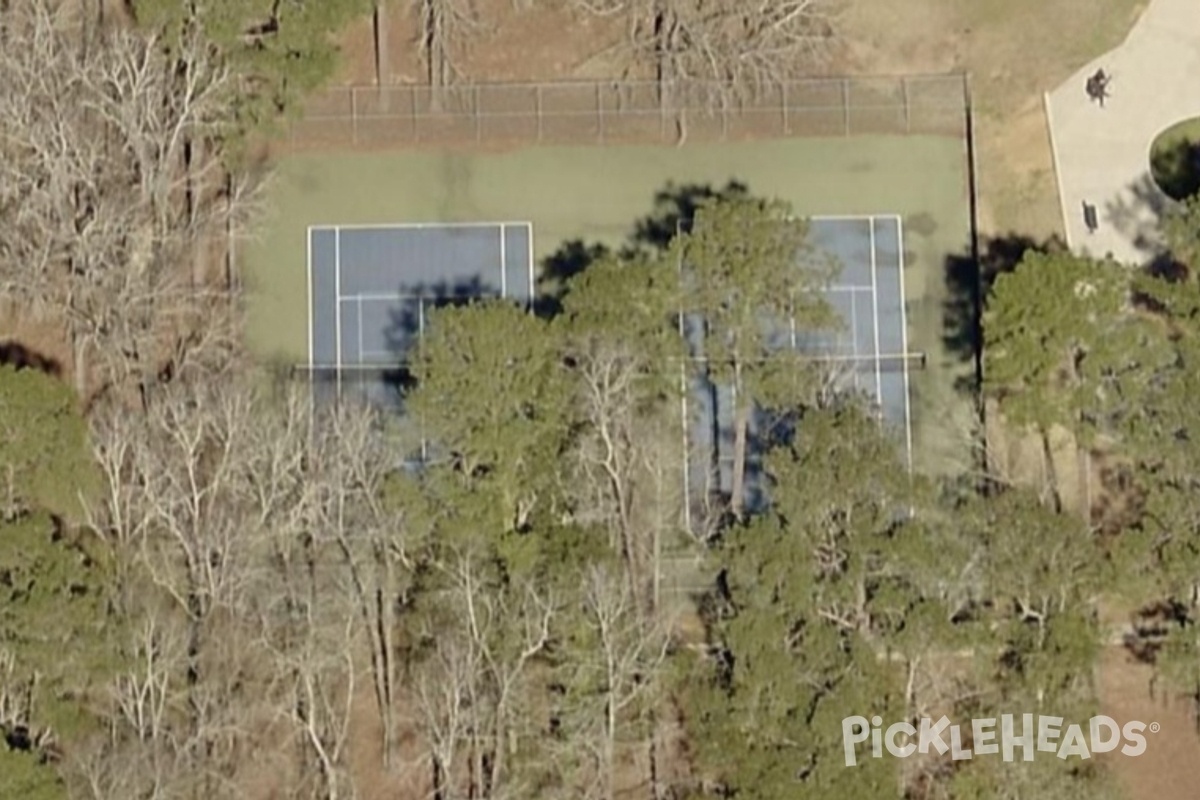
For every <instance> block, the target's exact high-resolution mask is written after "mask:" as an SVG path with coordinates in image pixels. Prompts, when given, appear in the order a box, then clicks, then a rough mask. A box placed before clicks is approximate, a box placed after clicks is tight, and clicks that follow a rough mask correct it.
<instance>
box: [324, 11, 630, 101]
mask: <svg viewBox="0 0 1200 800" xmlns="http://www.w3.org/2000/svg"><path fill="white" fill-rule="evenodd" d="M413 5H414V4H404V5H401V4H395V8H394V9H393V10H392V11H391V12H390V13H389V14H388V16H387V23H386V35H387V36H388V45H389V47H388V52H389V61H390V68H388V69H385V70H384V71H385V74H386V77H385V78H384V83H419V82H424V80H425V70H424V67H423V66H422V63H421V58H420V47H419V44H418V42H419V38H418V18H417V16H416V14H415V13H414V8H413ZM473 5H474V8H475V13H476V25H475V27H474V29H473V30H471V31H469V32H468V34H467V36H466V37H464V39H463V45H462V46H461V47H459V48H458V51H459V52H458V53H457V54H456V55H455V58H454V65H455V67H456V68H457V71H458V72H459V74H460V76H461V77H462V79H463V80H467V81H469V80H480V81H489V82H490V81H548V80H566V79H570V78H576V79H578V78H593V79H596V78H611V77H615V76H617V75H618V74H619V71H620V70H619V67H618V66H617V65H616V63H615V56H616V53H615V48H616V45H618V44H619V43H620V41H621V37H622V35H623V33H624V30H623V28H622V26H621V24H620V20H619V19H617V18H616V17H605V18H598V17H594V16H590V15H583V14H575V13H572V12H570V11H568V10H565V9H563V8H562V7H555V6H544V5H530V4H514V3H513V2H512V0H477V2H476V3H474V4H473ZM374 36H375V31H374V23H373V20H371V19H370V18H364V19H362V20H360V21H359V22H358V23H355V24H354V25H352V26H350V28H348V29H347V30H346V31H345V32H344V33H343V34H342V36H341V38H340V42H341V45H342V65H341V70H340V73H339V76H338V80H337V83H341V84H373V83H375V81H376V75H375V73H376V70H375V51H374Z"/></svg>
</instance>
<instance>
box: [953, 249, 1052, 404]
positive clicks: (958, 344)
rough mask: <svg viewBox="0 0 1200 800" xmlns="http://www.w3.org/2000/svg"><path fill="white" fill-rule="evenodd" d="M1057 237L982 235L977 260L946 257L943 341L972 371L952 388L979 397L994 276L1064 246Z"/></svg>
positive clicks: (967, 257) (970, 257) (965, 257)
mask: <svg viewBox="0 0 1200 800" xmlns="http://www.w3.org/2000/svg"><path fill="white" fill-rule="evenodd" d="M1065 247H1066V245H1065V244H1064V243H1063V242H1062V240H1061V239H1059V238H1058V237H1052V238H1050V239H1048V240H1044V241H1037V240H1036V239H1034V238H1032V237H1030V236H1026V235H1024V234H1018V233H1008V234H1005V235H1003V236H994V237H989V238H985V239H984V240H983V241H982V242H981V243H980V247H979V262H978V263H976V261H975V259H974V258H973V257H972V256H971V255H969V254H966V255H952V256H950V257H949V258H947V259H946V288H947V292H946V302H945V307H944V308H943V310H942V331H943V333H942V341H943V343H944V345H945V347H946V350H947V351H948V352H949V353H950V354H951V355H952V356H954V357H956V358H957V359H958V360H959V361H960V362H968V361H969V362H971V364H972V366H973V367H974V369H973V371H972V374H971V375H970V376H968V377H964V378H961V379H959V381H957V383H956V386H955V389H956V390H958V391H960V392H963V393H966V394H970V395H972V396H978V393H979V390H980V388H981V386H982V382H983V310H984V308H985V307H986V306H987V299H988V296H989V295H990V294H991V291H992V286H993V285H994V284H995V282H996V279H997V278H998V277H1000V276H1001V275H1003V274H1004V273H1006V272H1012V271H1013V270H1014V269H1015V268H1016V266H1017V264H1019V263H1021V260H1022V259H1023V258H1024V257H1025V255H1026V254H1027V253H1030V252H1042V253H1051V252H1058V251H1061V250H1063V249H1065Z"/></svg>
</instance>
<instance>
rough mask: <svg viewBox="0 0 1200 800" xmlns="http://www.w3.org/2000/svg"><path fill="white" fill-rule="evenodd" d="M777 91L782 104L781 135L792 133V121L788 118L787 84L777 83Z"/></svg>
mask: <svg viewBox="0 0 1200 800" xmlns="http://www.w3.org/2000/svg"><path fill="white" fill-rule="evenodd" d="M779 93H780V95H781V101H782V102H781V105H782V106H783V135H784V136H791V135H792V122H791V120H790V119H788V85H787V84H786V83H781V84H780V85H779Z"/></svg>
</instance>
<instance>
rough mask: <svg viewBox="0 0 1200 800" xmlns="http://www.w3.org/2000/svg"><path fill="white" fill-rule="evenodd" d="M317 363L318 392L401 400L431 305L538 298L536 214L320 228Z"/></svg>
mask: <svg viewBox="0 0 1200 800" xmlns="http://www.w3.org/2000/svg"><path fill="white" fill-rule="evenodd" d="M308 279H309V363H308V365H307V367H308V371H309V374H310V377H311V378H312V380H313V385H314V392H315V396H316V399H318V400H320V399H321V398H322V397H323V396H329V395H330V394H331V393H332V394H333V395H335V396H336V395H345V393H346V392H348V391H349V392H353V393H355V394H357V395H358V396H360V397H361V398H362V399H365V400H370V401H372V402H382V403H384V404H385V405H394V404H395V403H396V402H397V401H398V399H399V398H398V392H397V387H396V385H395V384H396V381H397V379H398V373H399V372H400V371H401V369H402V367H401V365H403V364H404V363H405V361H406V359H407V358H408V356H409V354H410V353H411V351H412V348H413V345H414V344H415V342H416V341H417V339H418V338H419V337H420V336H421V335H422V334H423V332H424V330H425V326H426V324H427V320H428V316H429V312H430V311H432V310H433V309H435V308H437V307H438V306H442V305H446V304H449V303H455V302H464V301H467V300H470V299H474V298H489V297H507V298H512V299H513V300H516V301H517V302H520V303H522V304H525V305H526V306H528V304H530V303H531V302H532V300H533V289H534V274H533V228H532V225H531V224H530V223H528V222H496V223H463V224H412V225H383V226H328V227H313V228H309V231H308Z"/></svg>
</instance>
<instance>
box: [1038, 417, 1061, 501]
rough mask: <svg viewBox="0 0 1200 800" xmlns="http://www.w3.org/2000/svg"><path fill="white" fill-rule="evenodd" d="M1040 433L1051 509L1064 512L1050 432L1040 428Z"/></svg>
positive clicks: (1046, 488)
mask: <svg viewBox="0 0 1200 800" xmlns="http://www.w3.org/2000/svg"><path fill="white" fill-rule="evenodd" d="M1038 433H1039V435H1040V437H1041V440H1042V474H1043V475H1044V477H1045V485H1044V487H1043V488H1044V489H1045V490H1046V491H1047V492H1049V493H1050V503H1051V507H1052V508H1053V509H1054V513H1056V514H1059V513H1061V512H1062V495H1061V494H1060V493H1059V490H1058V470H1057V468H1056V467H1055V465H1054V448H1053V446H1052V445H1051V443H1050V431H1049V430H1048V429H1047V428H1045V427H1044V426H1043V427H1040V428H1038Z"/></svg>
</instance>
